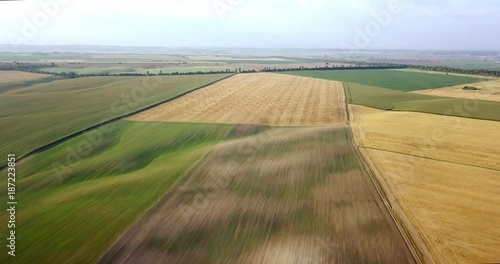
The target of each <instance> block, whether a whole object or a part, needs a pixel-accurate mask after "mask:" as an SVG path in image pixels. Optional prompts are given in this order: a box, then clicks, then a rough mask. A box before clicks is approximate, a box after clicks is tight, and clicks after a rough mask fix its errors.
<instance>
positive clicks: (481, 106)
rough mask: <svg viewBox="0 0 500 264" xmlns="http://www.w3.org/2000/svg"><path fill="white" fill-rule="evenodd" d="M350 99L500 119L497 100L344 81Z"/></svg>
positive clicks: (399, 108) (383, 106)
mask: <svg viewBox="0 0 500 264" xmlns="http://www.w3.org/2000/svg"><path fill="white" fill-rule="evenodd" d="M344 85H345V87H346V91H347V94H348V98H349V103H351V104H357V105H364V106H368V107H373V108H378V109H383V110H396V111H412V112H422V113H431V114H440V115H450V116H459V117H469V118H477V119H486V120H495V121H500V103H499V102H492V101H481V100H471V99H458V98H443V97H435V96H427V95H419V94H412V93H405V92H400V91H394V90H390V89H384V88H379V87H373V86H366V85H360V84H352V83H345V84H344Z"/></svg>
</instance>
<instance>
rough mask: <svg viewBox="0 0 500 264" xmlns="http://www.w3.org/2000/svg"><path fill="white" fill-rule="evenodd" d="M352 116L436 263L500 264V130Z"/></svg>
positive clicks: (447, 121) (424, 117) (425, 119)
mask: <svg viewBox="0 0 500 264" xmlns="http://www.w3.org/2000/svg"><path fill="white" fill-rule="evenodd" d="M349 109H350V114H351V115H352V116H351V121H352V124H351V126H352V129H353V132H354V136H355V138H356V142H357V144H358V145H359V146H360V147H362V149H363V150H364V153H365V154H366V155H365V156H366V158H368V160H371V161H372V165H374V166H373V169H374V171H376V172H377V176H378V178H379V180H381V182H383V183H384V185H385V188H384V189H385V191H386V193H387V194H388V196H389V198H390V201H391V203H392V205H393V206H394V207H396V208H401V210H402V212H403V215H404V216H403V217H406V219H408V220H409V223H410V225H411V226H408V228H410V229H412V228H414V230H416V232H417V233H418V235H419V237H420V238H421V239H422V241H423V242H424V244H425V247H426V248H427V250H428V251H429V252H430V255H431V257H432V258H433V259H434V260H435V261H437V262H439V263H491V262H495V261H498V256H499V255H500V251H499V250H498V248H500V246H499V245H500V240H499V239H498V237H499V235H500V229H499V228H498V219H499V213H500V206H499V205H500V202H499V200H498V199H499V198H498V197H499V196H498V190H499V188H500V162H499V160H500V135H499V134H498V131H500V123H499V122H493V121H483V120H474V119H467V118H457V117H449V116H439V115H429V114H422V113H406V112H387V111H381V110H377V109H373V108H367V107H362V106H356V105H350V106H349ZM398 206H400V207H398ZM495 258H496V259H495Z"/></svg>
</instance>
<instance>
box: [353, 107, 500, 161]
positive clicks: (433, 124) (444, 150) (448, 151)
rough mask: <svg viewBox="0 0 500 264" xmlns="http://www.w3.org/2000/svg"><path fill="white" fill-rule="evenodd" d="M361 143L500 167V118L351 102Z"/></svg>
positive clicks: (374, 147) (418, 154) (356, 131)
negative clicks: (381, 107)
mask: <svg viewBox="0 0 500 264" xmlns="http://www.w3.org/2000/svg"><path fill="white" fill-rule="evenodd" d="M350 110H351V111H350V112H351V113H352V114H353V120H352V122H353V125H352V128H353V132H354V136H355V138H356V143H357V144H358V146H362V147H366V148H373V149H381V150H388V151H392V152H397V153H403V154H408V155H413V156H417V157H427V158H430V159H436V160H442V161H448V162H453V163H458V164H465V165H472V166H477V167H483V168H489V169H495V170H500V133H499V131H500V122H495V121H486V120H476V119H469V118H460V117H450V116H441V115H432V114H423V113H411V112H395V111H381V110H374V109H370V108H367V107H363V106H356V105H351V106H350Z"/></svg>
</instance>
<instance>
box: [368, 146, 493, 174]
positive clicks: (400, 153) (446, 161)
mask: <svg viewBox="0 0 500 264" xmlns="http://www.w3.org/2000/svg"><path fill="white" fill-rule="evenodd" d="M360 148H364V149H373V150H377V151H383V152H389V153H394V154H399V155H405V156H409V157H415V158H420V159H426V160H432V161H438V162H445V163H451V164H457V165H462V166H469V167H474V168H478V169H484V170H492V171H498V172H500V170H497V169H492V168H486V167H482V166H478V165H471V164H465V163H460V162H454V161H449V160H441V159H433V158H429V157H424V156H418V155H411V154H408V153H403V152H397V151H393V150H387V149H380V148H373V147H366V146H360Z"/></svg>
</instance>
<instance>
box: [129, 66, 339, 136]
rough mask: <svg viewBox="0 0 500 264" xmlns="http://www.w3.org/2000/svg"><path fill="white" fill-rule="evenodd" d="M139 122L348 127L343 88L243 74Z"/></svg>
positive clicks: (146, 115) (330, 83)
mask: <svg viewBox="0 0 500 264" xmlns="http://www.w3.org/2000/svg"><path fill="white" fill-rule="evenodd" d="M132 119H133V120H140V121H182V122H210V123H231V124H239V123H241V124H262V125H275V126H303V125H304V126H305V125H327V124H345V121H346V114H345V100H344V91H343V88H342V84H341V83H339V82H333V81H325V80H318V79H312V78H301V77H294V76H287V75H281V74H273V73H252V74H239V75H236V76H233V77H231V78H228V79H226V80H223V81H221V82H218V83H216V84H214V85H211V86H209V87H206V88H204V89H202V90H199V91H196V92H194V93H191V94H189V95H186V96H183V97H182V98H179V99H177V100H175V101H173V102H170V103H167V104H164V105H162V106H159V107H155V108H153V109H150V110H148V111H146V112H143V113H140V114H138V115H136V116H134V117H132Z"/></svg>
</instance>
